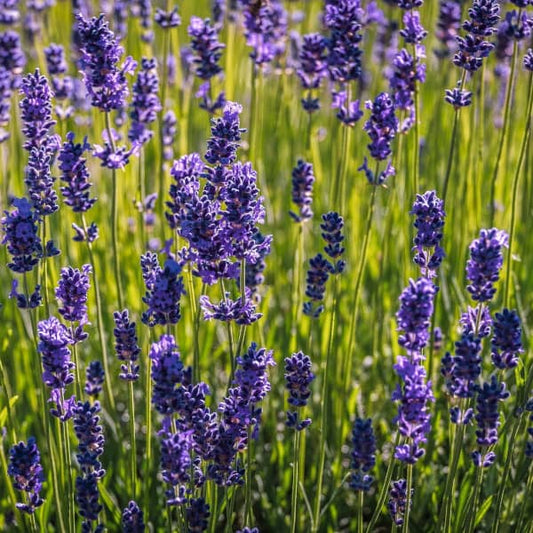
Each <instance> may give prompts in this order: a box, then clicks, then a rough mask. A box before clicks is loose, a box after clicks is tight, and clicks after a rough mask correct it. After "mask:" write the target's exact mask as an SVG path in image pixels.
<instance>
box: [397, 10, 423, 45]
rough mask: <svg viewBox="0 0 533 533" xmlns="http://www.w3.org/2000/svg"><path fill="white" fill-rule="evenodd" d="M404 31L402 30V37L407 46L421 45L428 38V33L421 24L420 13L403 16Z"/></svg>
mask: <svg viewBox="0 0 533 533" xmlns="http://www.w3.org/2000/svg"><path fill="white" fill-rule="evenodd" d="M403 24H404V28H403V30H400V35H401V36H402V37H403V39H404V41H405V42H406V43H407V44H420V43H421V42H422V41H423V40H424V39H425V38H426V37H427V34H428V32H427V31H426V30H425V29H424V28H423V27H422V25H421V24H420V14H419V13H418V11H408V12H407V13H405V15H404V16H403Z"/></svg>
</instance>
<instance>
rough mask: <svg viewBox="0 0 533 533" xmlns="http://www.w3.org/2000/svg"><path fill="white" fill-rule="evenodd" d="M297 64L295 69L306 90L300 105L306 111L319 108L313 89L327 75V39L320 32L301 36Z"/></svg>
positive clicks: (311, 111)
mask: <svg viewBox="0 0 533 533" xmlns="http://www.w3.org/2000/svg"><path fill="white" fill-rule="evenodd" d="M298 58H299V66H298V69H297V71H296V73H297V74H298V77H299V78H300V80H301V82H302V87H303V89H304V90H306V91H307V94H306V96H305V97H304V98H303V99H302V106H303V108H304V110H305V111H307V112H308V113H313V112H314V111H317V110H318V109H320V101H319V99H318V98H316V97H314V96H313V90H315V89H318V88H319V87H320V83H321V81H322V79H323V78H325V77H326V75H327V40H326V39H325V37H324V36H323V35H321V34H320V33H310V34H307V35H304V36H303V39H302V44H301V47H300V52H299V56H298Z"/></svg>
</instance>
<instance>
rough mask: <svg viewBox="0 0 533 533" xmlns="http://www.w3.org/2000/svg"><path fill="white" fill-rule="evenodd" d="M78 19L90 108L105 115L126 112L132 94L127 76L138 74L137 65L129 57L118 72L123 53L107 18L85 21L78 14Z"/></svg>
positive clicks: (84, 76) (82, 67) (82, 64)
mask: <svg viewBox="0 0 533 533" xmlns="http://www.w3.org/2000/svg"><path fill="white" fill-rule="evenodd" d="M76 19H77V21H78V22H77V31H78V36H79V39H80V45H81V46H80V52H81V62H80V65H81V70H82V71H83V78H84V81H85V86H86V88H87V92H88V93H89V96H90V98H91V104H92V105H93V106H94V107H98V108H99V109H101V110H102V111H105V112H109V111H111V110H113V109H121V108H123V107H124V106H125V103H126V98H127V96H128V93H129V89H128V83H127V79H126V75H127V74H131V73H132V72H133V71H134V70H135V67H136V63H135V61H133V59H132V58H131V57H128V58H126V60H125V62H124V64H123V65H122V66H121V67H120V68H119V66H118V62H119V61H120V58H121V56H122V54H123V49H122V47H121V46H119V44H118V43H117V40H116V38H115V36H114V34H113V32H112V31H111V30H110V29H109V25H108V23H107V21H106V20H105V19H104V15H100V16H99V17H93V18H92V19H91V20H86V19H85V18H84V17H83V15H82V14H81V13H78V14H77V15H76Z"/></svg>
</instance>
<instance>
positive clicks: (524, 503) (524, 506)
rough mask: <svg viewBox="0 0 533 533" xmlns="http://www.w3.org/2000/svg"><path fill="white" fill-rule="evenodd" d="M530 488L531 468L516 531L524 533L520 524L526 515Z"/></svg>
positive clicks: (531, 482) (531, 484)
mask: <svg viewBox="0 0 533 533" xmlns="http://www.w3.org/2000/svg"><path fill="white" fill-rule="evenodd" d="M531 487H533V468H531V466H530V467H529V475H528V476H527V484H526V490H525V493H524V499H523V500H522V505H521V506H520V516H519V518H518V522H517V526H516V531H525V529H523V527H522V524H523V523H524V515H525V513H526V507H527V505H528V503H529V502H530V501H531Z"/></svg>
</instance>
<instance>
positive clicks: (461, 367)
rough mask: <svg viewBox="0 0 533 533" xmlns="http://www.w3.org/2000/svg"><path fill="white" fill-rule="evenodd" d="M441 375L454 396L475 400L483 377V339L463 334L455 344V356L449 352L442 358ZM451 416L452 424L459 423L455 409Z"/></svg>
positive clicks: (466, 333)
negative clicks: (479, 382) (479, 380)
mask: <svg viewBox="0 0 533 533" xmlns="http://www.w3.org/2000/svg"><path fill="white" fill-rule="evenodd" d="M441 374H442V375H443V377H444V378H445V380H446V388H447V389H448V392H449V393H450V394H451V395H452V396H455V397H458V398H473V397H474V395H475V392H476V383H477V381H478V379H479V376H480V375H481V339H480V338H479V337H477V336H474V335H473V334H472V333H469V332H463V334H462V336H461V338H460V340H458V341H457V342H456V343H455V355H453V356H452V355H451V354H450V353H449V352H447V353H446V354H445V356H444V357H443V358H442V367H441ZM470 413H471V410H470ZM451 414H452V422H454V423H457V422H455V420H457V418H458V415H459V414H460V413H459V412H458V410H457V409H455V408H453V412H452V413H451ZM470 416H471V414H470Z"/></svg>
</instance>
